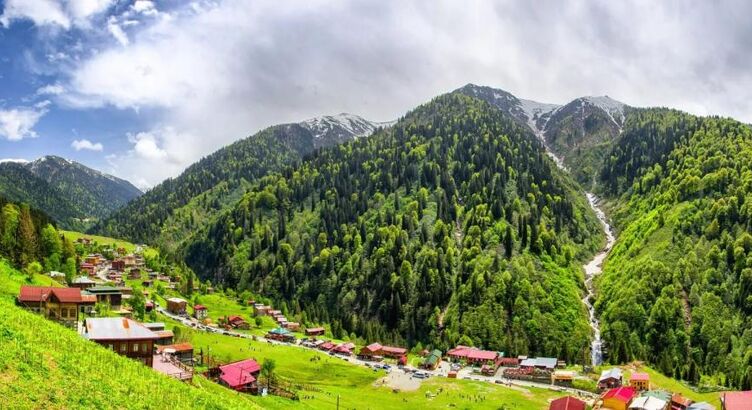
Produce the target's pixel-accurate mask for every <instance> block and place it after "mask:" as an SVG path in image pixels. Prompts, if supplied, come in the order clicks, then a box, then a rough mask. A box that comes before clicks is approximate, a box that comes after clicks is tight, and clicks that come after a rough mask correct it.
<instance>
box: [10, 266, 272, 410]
mask: <svg viewBox="0 0 752 410" xmlns="http://www.w3.org/2000/svg"><path fill="white" fill-rule="evenodd" d="M25 279H26V276H25V275H23V274H21V273H19V272H17V271H15V270H13V269H12V268H10V267H9V266H8V265H7V264H6V263H5V262H0V284H2V287H0V291H1V292H2V293H1V294H0V380H2V383H0V397H2V398H3V402H4V403H5V404H6V405H8V404H10V405H11V407H10V408H14V409H35V408H48V409H70V408H98V409H109V408H128V409H131V408H134V409H135V408H138V409H161V408H164V406H165V403H170V407H172V408H176V409H185V408H206V409H223V408H238V409H240V408H256V407H257V406H256V405H255V404H254V403H253V402H252V401H251V400H250V399H249V398H247V397H246V396H242V395H238V394H236V393H234V392H232V391H230V390H228V389H225V388H223V387H221V386H219V385H217V384H215V383H212V382H209V381H208V380H206V379H203V378H202V377H196V378H195V379H194V385H193V386H191V385H188V384H185V383H182V382H179V381H177V380H174V379H171V378H168V377H166V376H163V375H160V374H159V373H156V372H154V371H153V370H152V369H150V368H147V367H145V366H143V365H141V364H140V363H138V362H136V361H133V360H130V359H127V358H125V357H122V356H119V355H117V354H115V353H113V352H111V351H109V350H107V349H105V348H102V347H99V346H98V345H96V344H94V343H91V342H89V341H86V340H84V339H83V338H82V337H80V336H79V335H78V334H76V333H75V332H73V331H72V330H69V329H66V328H64V327H62V326H59V325H57V324H55V323H53V322H51V321H48V320H46V319H44V318H42V317H40V316H38V315H35V314H32V313H29V312H27V311H25V310H23V309H20V308H18V307H16V306H15V305H14V304H13V302H12V299H13V296H14V295H15V294H16V293H17V291H18V288H20V286H21V284H22V283H24V282H25ZM34 283H35V284H44V279H43V278H42V277H39V278H36V279H35V280H34ZM0 407H2V406H0Z"/></svg>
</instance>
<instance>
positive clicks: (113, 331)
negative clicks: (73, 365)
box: [83, 317, 157, 367]
mask: <svg viewBox="0 0 752 410" xmlns="http://www.w3.org/2000/svg"><path fill="white" fill-rule="evenodd" d="M83 336H84V337H85V338H86V339H89V340H91V341H93V342H96V343H99V344H100V345H102V346H105V347H107V348H108V349H111V350H112V351H114V352H116V353H118V354H121V355H123V356H127V357H130V358H133V359H136V360H139V361H140V362H142V363H144V364H145V365H147V366H149V367H152V365H153V354H154V353H153V352H154V341H155V340H156V339H157V335H156V334H155V333H154V332H152V331H151V330H149V329H147V328H146V327H145V326H144V325H142V324H141V323H138V322H136V321H134V320H131V319H125V318H109V317H107V318H88V319H86V322H85V324H84V333H83Z"/></svg>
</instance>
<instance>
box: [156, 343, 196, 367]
mask: <svg viewBox="0 0 752 410" xmlns="http://www.w3.org/2000/svg"><path fill="white" fill-rule="evenodd" d="M168 349H169V350H168ZM166 352H169V353H167V354H170V355H172V356H173V357H174V358H175V359H177V360H178V361H180V362H181V363H183V364H185V365H188V366H193V345H191V344H190V343H178V344H169V345H163V346H157V353H159V354H166Z"/></svg>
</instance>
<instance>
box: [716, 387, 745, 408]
mask: <svg viewBox="0 0 752 410" xmlns="http://www.w3.org/2000/svg"><path fill="white" fill-rule="evenodd" d="M721 403H723V404H724V408H725V409H726V410H742V409H745V410H746V409H751V408H752V391H732V392H727V393H723V394H722V395H721Z"/></svg>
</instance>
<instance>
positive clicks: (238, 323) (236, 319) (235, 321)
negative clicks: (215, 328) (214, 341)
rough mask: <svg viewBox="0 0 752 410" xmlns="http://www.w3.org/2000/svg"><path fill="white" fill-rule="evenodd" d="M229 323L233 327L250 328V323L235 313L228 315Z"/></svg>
mask: <svg viewBox="0 0 752 410" xmlns="http://www.w3.org/2000/svg"><path fill="white" fill-rule="evenodd" d="M227 325H228V326H230V327H232V328H233V329H250V327H251V326H250V325H249V324H248V322H246V321H245V319H243V318H242V317H240V316H237V315H233V316H228V317H227Z"/></svg>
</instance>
